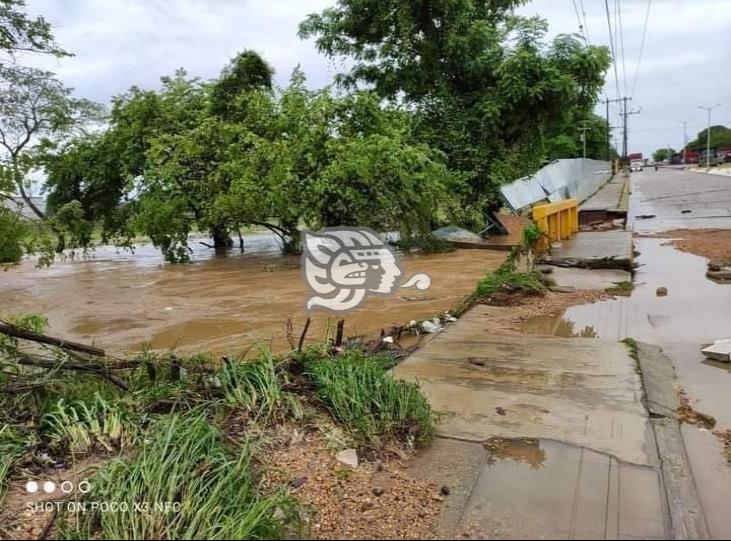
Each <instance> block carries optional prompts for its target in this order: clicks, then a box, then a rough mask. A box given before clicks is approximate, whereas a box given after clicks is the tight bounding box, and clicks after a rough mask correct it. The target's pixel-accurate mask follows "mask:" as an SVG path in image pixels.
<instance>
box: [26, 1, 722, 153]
mask: <svg viewBox="0 0 731 541" xmlns="http://www.w3.org/2000/svg"><path fill="white" fill-rule="evenodd" d="M577 2H578V0H577ZM332 3H333V1H332V0H125V1H122V0H105V1H101V0H64V1H62V2H61V1H58V0H28V10H29V11H30V12H31V13H33V14H42V15H43V16H44V17H46V18H47V19H48V20H49V21H50V22H51V23H52V24H53V25H54V27H55V33H56V36H57V38H58V40H59V42H60V43H61V44H62V45H63V46H65V47H66V48H67V49H69V50H71V51H72V52H74V53H75V54H76V56H75V57H73V58H70V59H63V60H54V59H49V58H39V57H34V58H33V59H32V61H33V63H35V64H36V65H40V66H42V67H45V68H47V69H50V70H51V71H55V72H56V73H58V74H59V76H60V77H61V78H62V79H63V80H64V81H65V82H66V83H67V84H68V85H70V86H73V87H74V88H76V89H77V91H78V93H79V94H80V95H82V96H84V97H88V98H92V99H95V100H98V101H101V102H108V101H109V98H110V97H111V96H113V95H115V94H119V93H121V92H123V91H125V90H126V89H127V88H129V87H130V86H131V85H133V84H136V85H139V86H142V87H148V88H149V87H155V86H157V85H158V83H159V78H160V76H162V75H166V74H170V73H172V72H173V71H174V70H175V69H176V68H178V67H185V68H186V69H187V70H188V72H189V73H190V74H192V75H197V76H200V77H202V78H204V79H208V78H213V77H216V76H217V75H218V73H219V71H220V70H221V68H222V67H223V65H224V64H225V63H226V62H227V61H228V60H229V59H230V58H231V57H232V56H233V55H234V54H236V52H237V51H239V50H241V49H246V48H251V49H254V50H256V51H258V52H260V53H261V54H263V55H264V57H266V59H267V60H268V61H269V62H270V63H272V65H273V66H274V67H275V70H276V75H275V76H276V79H277V82H278V83H280V84H285V83H286V81H287V79H288V78H289V75H290V73H291V71H292V69H294V67H295V66H296V65H297V64H301V66H302V68H303V69H304V71H305V73H306V74H307V76H308V80H309V84H310V86H312V87H322V86H324V85H326V84H328V83H329V82H331V81H332V77H333V75H334V74H335V73H337V71H339V69H340V67H339V66H333V65H332V63H331V62H330V61H329V60H328V59H326V58H325V57H324V56H322V55H320V54H319V53H318V52H317V51H316V50H315V48H314V46H313V44H312V43H311V42H306V41H301V40H300V39H299V38H298V37H297V35H296V33H297V25H298V24H299V22H300V21H301V20H302V19H304V17H305V16H306V15H307V14H308V13H312V12H317V11H320V10H322V9H323V8H324V7H327V6H328V5H330V4H332ZM583 4H584V7H585V10H586V15H587V26H588V31H589V37H590V39H591V42H592V43H593V44H607V45H608V43H609V40H608V36H609V32H608V30H607V22H606V17H605V14H604V1H603V0H583ZM609 4H610V6H613V5H614V0H610V2H609ZM646 5H647V3H646V0H622V2H621V6H622V19H623V23H624V24H623V34H624V68H625V69H624V70H623V69H622V65H621V62H620V63H619V64H618V72H619V78H620V82H619V86H620V91H621V93H624V86H625V83H624V80H625V79H626V80H627V83H626V85H627V92H631V88H632V82H633V80H634V75H635V71H636V67H637V60H638V56H639V49H640V41H641V34H642V27H643V22H644V14H645V9H646ZM520 11H521V12H522V13H524V14H528V15H534V14H538V15H541V16H542V17H544V18H546V19H548V21H549V24H550V33H551V35H556V34H559V33H571V32H577V31H578V22H577V19H576V16H575V14H574V10H573V6H572V3H571V2H570V1H569V0H565V1H557V0H535V1H533V2H531V3H529V4H527V5H526V6H524V7H523V8H521V10H520ZM730 30H731V1H728V0H654V1H653V2H652V11H651V15H650V20H649V26H648V30H647V38H646V43H645V50H644V57H643V60H642V65H641V67H640V71H639V77H638V80H637V88H636V92H635V94H634V96H633V102H632V105H633V107H635V108H640V107H641V108H642V114H640V115H634V116H632V117H631V129H630V149H631V150H633V151H642V152H644V153H645V154H648V153H650V152H651V151H652V150H654V149H655V148H657V147H659V146H663V145H666V144H672V145H673V146H676V147H677V146H680V145H681V144H682V124H681V123H680V122H678V121H679V120H682V119H692V120H691V122H690V123H689V131H690V135H691V136H693V135H694V134H695V133H696V132H697V131H698V130H699V129H701V128H702V127H703V126H704V125H705V112H703V111H701V110H699V109H697V105H699V104H714V103H717V102H723V106H722V107H721V108H719V109H717V110H715V111H714V123H715V122H718V123H726V124H731V69H729V68H731V39H730V38H729V31H730ZM613 73H614V72H613V71H610V73H609V78H608V83H607V87H606V94H607V95H608V96H610V97H612V98H614V97H616V94H617V91H616V83H615V81H614V75H613ZM602 110H603V107H602V108H599V109H598V112H601V111H602ZM614 111H615V113H614V114H613V117H614V118H612V123H613V124H617V123H618V122H619V119H618V118H617V117H616V108H615V109H614Z"/></svg>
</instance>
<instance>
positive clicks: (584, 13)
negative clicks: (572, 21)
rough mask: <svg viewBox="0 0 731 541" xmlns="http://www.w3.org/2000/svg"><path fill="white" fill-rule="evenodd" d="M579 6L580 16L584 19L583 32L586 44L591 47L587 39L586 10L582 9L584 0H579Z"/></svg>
mask: <svg viewBox="0 0 731 541" xmlns="http://www.w3.org/2000/svg"><path fill="white" fill-rule="evenodd" d="M579 5H580V6H581V15H582V16H583V17H584V32H586V43H587V44H589V45H591V40H590V39H589V23H588V22H587V20H586V10H585V9H584V0H579Z"/></svg>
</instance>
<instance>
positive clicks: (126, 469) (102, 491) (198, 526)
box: [61, 414, 293, 539]
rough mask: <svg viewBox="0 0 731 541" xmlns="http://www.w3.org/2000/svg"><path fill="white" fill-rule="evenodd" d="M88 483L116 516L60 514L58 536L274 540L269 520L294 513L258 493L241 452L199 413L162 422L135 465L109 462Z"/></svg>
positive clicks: (277, 530) (276, 523) (282, 500)
mask: <svg viewBox="0 0 731 541" xmlns="http://www.w3.org/2000/svg"><path fill="white" fill-rule="evenodd" d="M150 439H151V441H150ZM90 483H91V487H92V490H91V492H90V493H89V494H88V495H87V499H88V500H89V501H96V502H116V503H117V505H118V506H119V509H120V511H119V512H100V511H95V512H89V511H87V512H86V513H80V514H78V515H72V516H67V517H65V518H64V521H63V524H62V527H61V534H62V536H63V537H64V538H85V539H90V538H101V539H271V538H274V539H281V538H282V537H281V535H282V534H283V533H284V531H283V530H284V525H283V523H282V522H281V521H280V520H279V519H277V518H275V517H276V516H277V515H280V516H288V515H289V516H291V511H292V510H293V501H292V500H291V499H290V498H288V497H286V496H284V495H282V494H275V495H273V496H271V497H262V496H261V495H260V493H259V486H258V483H257V481H256V480H255V478H254V474H253V472H252V468H251V455H250V453H249V452H248V450H246V449H244V450H243V451H241V452H239V453H238V454H234V453H232V452H230V451H229V450H228V449H227V448H226V447H225V446H224V445H223V440H222V435H221V433H220V432H219V430H218V429H217V428H216V427H214V426H212V425H211V424H209V423H208V421H207V419H206V417H205V416H204V415H201V414H189V415H186V416H180V415H173V416H170V417H166V418H164V420H162V421H160V422H159V423H158V424H156V425H154V426H152V427H151V428H150V429H149V431H148V437H147V438H146V442H145V444H144V446H143V447H142V449H141V450H140V451H139V453H138V454H137V456H136V457H135V458H134V459H132V460H129V461H125V460H123V459H116V460H114V461H113V462H112V463H110V464H109V465H108V466H106V467H105V468H103V469H102V470H100V471H99V472H98V473H97V474H96V475H95V476H93V477H92V478H91V479H90ZM277 510H279V512H277ZM92 536H94V537H92Z"/></svg>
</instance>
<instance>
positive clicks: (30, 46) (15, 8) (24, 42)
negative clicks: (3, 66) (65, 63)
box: [0, 0, 69, 60]
mask: <svg viewBox="0 0 731 541" xmlns="http://www.w3.org/2000/svg"><path fill="white" fill-rule="evenodd" d="M24 8H25V1H24V0H0V51H1V52H4V53H6V54H7V55H10V56H12V55H15V54H16V53H19V52H32V53H47V54H52V55H55V56H69V53H67V52H66V51H64V50H63V49H61V48H60V47H59V46H58V44H56V42H55V40H54V39H53V34H52V32H51V25H50V24H49V23H48V22H47V21H46V20H45V19H44V18H43V17H36V18H35V19H33V18H30V17H28V15H27V14H26V13H25V11H24ZM0 60H2V59H1V58H0Z"/></svg>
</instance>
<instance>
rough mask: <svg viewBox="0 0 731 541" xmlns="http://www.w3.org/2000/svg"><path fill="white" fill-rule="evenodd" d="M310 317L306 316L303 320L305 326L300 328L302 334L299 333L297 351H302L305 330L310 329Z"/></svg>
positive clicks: (305, 334)
mask: <svg viewBox="0 0 731 541" xmlns="http://www.w3.org/2000/svg"><path fill="white" fill-rule="evenodd" d="M310 322H311V320H310V318H307V321H305V328H304V329H302V334H301V335H300V341H299V344H298V345H297V351H302V346H303V345H304V343H305V336H307V331H308V330H309V329H310Z"/></svg>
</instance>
